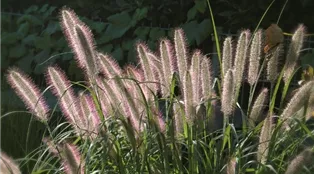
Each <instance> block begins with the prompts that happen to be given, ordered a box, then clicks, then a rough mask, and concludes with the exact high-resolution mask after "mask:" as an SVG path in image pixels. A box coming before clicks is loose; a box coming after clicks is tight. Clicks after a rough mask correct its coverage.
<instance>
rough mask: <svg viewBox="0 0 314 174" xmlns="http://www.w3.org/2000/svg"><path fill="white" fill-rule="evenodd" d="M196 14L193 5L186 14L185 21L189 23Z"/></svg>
mask: <svg viewBox="0 0 314 174" xmlns="http://www.w3.org/2000/svg"><path fill="white" fill-rule="evenodd" d="M196 14H197V9H196V5H194V6H193V7H192V8H190V10H189V11H188V14H187V18H188V19H187V21H191V20H193V19H194V18H195V16H196Z"/></svg>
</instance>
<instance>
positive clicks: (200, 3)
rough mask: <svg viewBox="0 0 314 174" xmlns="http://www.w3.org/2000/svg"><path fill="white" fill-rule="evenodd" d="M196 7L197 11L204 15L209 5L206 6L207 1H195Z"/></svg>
mask: <svg viewBox="0 0 314 174" xmlns="http://www.w3.org/2000/svg"><path fill="white" fill-rule="evenodd" d="M194 2H195V6H196V9H197V10H198V11H199V12H200V13H204V12H205V10H206V8H207V5H206V1H205V0H195V1H194Z"/></svg>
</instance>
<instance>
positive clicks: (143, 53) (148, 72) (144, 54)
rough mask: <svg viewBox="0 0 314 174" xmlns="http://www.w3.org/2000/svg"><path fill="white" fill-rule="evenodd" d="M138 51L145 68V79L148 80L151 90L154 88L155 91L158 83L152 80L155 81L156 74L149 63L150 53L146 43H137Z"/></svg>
mask: <svg viewBox="0 0 314 174" xmlns="http://www.w3.org/2000/svg"><path fill="white" fill-rule="evenodd" d="M137 53H138V57H139V58H140V63H141V67H142V69H143V70H144V77H145V80H146V81H148V84H147V86H148V87H149V88H150V90H153V91H154V92H156V91H157V89H156V85H154V84H152V83H151V82H153V81H154V75H153V70H152V69H151V67H150V63H149V55H148V54H149V53H150V51H149V50H148V48H147V46H145V45H144V44H138V45H137Z"/></svg>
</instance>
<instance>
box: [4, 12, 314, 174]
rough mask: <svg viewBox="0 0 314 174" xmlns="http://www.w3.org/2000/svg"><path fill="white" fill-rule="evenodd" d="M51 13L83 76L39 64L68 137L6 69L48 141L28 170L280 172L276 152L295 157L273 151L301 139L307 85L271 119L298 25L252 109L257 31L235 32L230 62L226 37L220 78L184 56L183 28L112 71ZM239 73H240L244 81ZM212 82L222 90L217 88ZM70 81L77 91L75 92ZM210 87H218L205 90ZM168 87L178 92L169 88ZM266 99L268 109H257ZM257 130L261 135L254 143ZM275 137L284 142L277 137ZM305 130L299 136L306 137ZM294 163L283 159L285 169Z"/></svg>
mask: <svg viewBox="0 0 314 174" xmlns="http://www.w3.org/2000/svg"><path fill="white" fill-rule="evenodd" d="M60 16H61V17H60V18H61V24H62V28H63V32H64V34H65V36H66V38H67V41H68V43H69V46H70V47H71V49H72V50H73V52H74V54H75V60H76V61H77V64H78V65H79V67H80V68H81V69H82V70H83V71H84V74H85V81H84V82H76V83H71V82H70V81H69V80H68V79H67V77H66V75H65V73H64V72H63V71H62V70H61V69H60V68H58V67H57V66H55V65H54V66H49V67H48V68H47V71H46V77H47V78H46V79H47V82H48V84H49V88H52V91H53V93H54V94H55V95H56V96H57V98H58V104H59V105H60V107H61V109H62V112H63V115H64V116H65V117H66V119H67V121H68V123H70V125H71V127H72V128H73V132H71V131H60V130H59V131H58V129H61V128H62V127H61V126H58V127H57V128H55V129H53V130H51V128H50V127H49V125H48V121H49V118H50V117H51V115H52V114H53V113H54V112H53V110H52V111H51V110H50V111H49V109H48V107H47V104H46V102H45V99H44V98H43V96H42V94H41V92H40V91H39V89H38V88H37V87H36V85H35V84H34V83H33V82H32V80H31V79H30V78H29V77H28V76H27V75H25V74H24V73H23V72H21V71H20V70H19V69H18V68H11V69H9V70H8V73H7V79H8V81H9V83H10V85H11V86H12V87H13V88H14V89H15V91H16V92H17V93H18V95H19V96H20V97H21V98H22V100H23V101H24V103H25V104H26V105H27V107H28V108H29V110H30V111H31V112H32V113H33V114H34V116H36V118H37V119H38V120H40V121H41V122H43V124H45V125H46V126H47V131H48V135H49V137H48V138H46V139H44V142H45V143H44V144H45V145H44V146H43V147H42V148H40V149H38V151H43V154H44V155H39V156H37V155H36V154H37V152H38V151H37V152H33V153H31V156H32V157H33V158H35V157H37V162H36V164H35V167H34V168H33V169H32V170H33V171H40V170H42V171H51V172H52V171H60V170H63V171H64V172H65V173H84V172H85V173H90V172H92V171H98V172H100V173H104V172H105V173H108V172H121V173H126V172H140V173H143V172H150V173H182V172H188V173H204V172H211V173H221V172H222V171H224V170H226V172H229V173H230V172H233V173H235V172H236V171H237V172H240V173H241V172H245V171H248V169H250V170H254V171H256V172H267V171H269V170H275V169H276V170H278V171H284V169H285V168H286V165H287V164H286V163H284V164H282V163H279V162H278V161H279V160H277V159H276V155H279V157H280V158H282V159H281V161H287V160H290V159H287V158H286V154H295V151H296V150H298V148H299V147H298V146H293V147H289V148H286V149H284V148H282V147H280V145H282V144H285V143H288V142H289V141H290V140H289V136H290V135H291V136H292V135H293V134H294V133H300V131H299V132H298V131H296V130H298V127H296V126H295V125H294V123H296V121H295V120H298V119H299V118H301V119H305V118H308V117H310V116H309V114H311V112H310V111H309V109H310V108H312V106H313V105H314V103H313V100H312V98H313V97H311V96H313V94H314V90H313V88H312V86H313V83H314V82H313V81H309V82H307V83H305V84H304V85H302V86H301V87H300V89H299V90H298V91H297V92H296V94H295V95H294V97H292V99H291V101H290V103H289V104H288V105H287V107H286V108H285V109H284V110H283V111H280V112H279V113H275V111H274V100H275V98H276V93H277V91H278V86H279V84H280V83H281V79H282V78H284V83H285V85H286V86H287V88H288V86H289V83H290V81H291V75H292V73H293V69H294V68H295V67H296V64H295V61H296V60H297V57H298V53H299V52H300V50H301V47H302V42H303V37H304V32H305V31H304V30H305V29H304V27H303V26H302V25H300V26H299V27H298V29H297V30H296V32H295V34H294V36H293V38H292V42H291V44H290V47H289V51H288V54H287V59H286V64H285V66H284V68H283V69H282V71H281V73H280V75H279V76H278V75H277V73H278V72H276V71H269V72H268V76H269V77H272V80H273V81H272V83H273V85H272V88H271V89H266V88H265V89H263V90H262V91H261V93H260V94H259V95H258V97H257V98H256V100H255V101H254V103H253V95H254V94H255V88H256V85H257V81H258V79H259V78H260V74H261V71H263V70H264V69H265V65H267V64H266V63H265V62H266V61H267V60H266V59H262V55H263V54H262V49H261V48H262V46H263V42H262V34H263V33H262V31H261V30H259V31H258V32H256V33H254V36H253V38H252V40H251V33H250V31H248V30H245V31H243V32H242V33H241V35H240V37H239V39H238V42H237V46H236V50H235V56H233V54H232V53H233V51H232V48H233V46H232V40H231V38H227V39H226V40H225V42H224V49H223V60H222V71H221V77H222V78H221V79H219V78H214V77H213V75H212V71H211V69H212V67H211V63H210V60H209V59H208V58H207V57H206V56H204V55H203V54H202V53H201V52H200V51H199V50H196V51H194V52H192V53H191V55H190V51H189V50H188V48H187V44H186V39H185V36H184V33H183V30H182V29H176V30H175V31H174V44H172V43H171V41H169V40H168V39H162V40H161V41H160V43H159V52H158V54H155V53H153V52H152V51H151V50H149V48H148V47H147V46H146V45H145V44H144V43H137V45H136V51H137V54H138V58H139V63H140V66H133V65H127V66H125V67H124V68H121V67H120V66H119V65H118V64H117V63H116V61H115V60H114V59H112V58H111V57H110V56H109V55H107V54H103V53H101V52H99V51H97V48H96V44H95V41H94V38H93V35H92V32H91V31H90V29H89V28H88V27H87V26H86V25H85V24H84V23H83V22H82V21H81V20H80V19H79V18H78V17H77V16H76V14H75V13H74V12H73V11H72V10H70V9H67V8H63V9H62V10H61V12H60ZM281 48H282V47H280V44H279V46H278V45H276V46H275V47H272V49H273V51H271V52H269V53H267V54H269V55H268V57H269V61H273V62H275V60H277V59H278V57H276V56H280V54H278V53H277V52H276V51H277V50H278V49H281ZM273 59H275V60H273ZM248 60H249V66H247V61H248ZM260 61H262V62H263V63H261V64H260ZM268 66H271V65H269V64H268ZM247 69H248V77H246V76H245V72H246V70H247ZM269 69H271V68H270V67H268V68H267V70H269ZM274 76H276V77H274ZM246 79H248V82H249V84H250V85H251V89H250V91H249V92H250V99H249V100H250V101H249V109H248V111H243V110H241V106H239V105H237V101H238V96H239V91H240V88H241V85H242V83H243V81H244V80H246ZM220 80H221V87H220V83H216V82H219V81H220ZM276 80H277V83H276ZM74 85H78V86H83V87H85V90H84V91H80V92H79V93H76V92H75V91H74V90H73V86H74ZM216 85H218V90H217V91H216V90H215V88H213V87H214V86H216ZM26 86H27V88H25V87H26ZM273 87H274V88H273ZM176 88H179V91H180V92H179V93H176V92H175V89H176ZM268 96H271V97H268ZM267 98H270V103H269V110H268V111H267V112H265V106H266V105H265V103H266V101H267ZM284 98H285V96H284V97H283V99H284ZM251 103H252V104H251ZM274 114H278V115H280V120H279V122H276V123H273V117H274ZM263 116H264V118H265V116H266V119H265V121H264V122H263V124H262V125H261V124H260V125H258V126H257V127H255V124H256V123H257V120H258V119H259V118H261V117H263ZM239 120H240V121H239ZM239 122H240V123H239ZM222 123H224V124H222ZM297 123H299V124H303V123H302V122H301V121H297ZM219 124H221V125H222V126H221V127H220V126H217V125H219ZM281 125H284V126H281ZM303 125H304V124H303ZM301 127H302V126H301ZM303 127H304V126H303ZM236 128H240V129H241V130H239V131H237V130H236ZM260 128H261V131H260V138H259V140H256V139H254V138H255V137H256V136H257V135H259V130H260ZM307 130H308V129H307ZM60 132H61V133H60ZM282 132H285V133H286V134H287V135H289V136H284V137H278V136H280V134H282ZM307 133H308V135H307V136H310V135H311V134H312V132H310V131H308V132H307ZM304 136H306V135H304V134H303V135H302V136H301V137H304ZM65 139H67V140H65ZM279 140H280V141H279ZM251 143H253V144H254V145H251ZM44 147H48V149H49V151H50V152H47V148H44ZM256 151H257V152H256ZM308 151H310V150H308ZM310 152H311V151H310ZM48 153H52V154H53V155H47V154H48ZM255 154H257V158H256V157H255ZM296 158H300V159H301V158H302V157H296ZM53 159H60V161H59V160H57V161H56V162H55V160H53ZM270 159H273V160H274V161H270ZM304 159H309V158H304ZM252 160H253V161H254V162H253V163H252V162H251V161H252ZM302 160H303V158H302ZM304 161H306V160H304ZM295 163H296V162H293V161H292V162H291V165H295ZM301 163H303V162H301ZM59 166H61V167H59ZM269 166H271V167H269ZM279 166H283V167H279ZM288 168H291V166H289V167H288ZM289 171H291V169H289Z"/></svg>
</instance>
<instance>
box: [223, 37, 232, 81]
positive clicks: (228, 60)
mask: <svg viewBox="0 0 314 174" xmlns="http://www.w3.org/2000/svg"><path fill="white" fill-rule="evenodd" d="M232 51H233V50H232V38H231V37H227V38H226V39H225V41H224V44H223V51H222V72H223V76H224V75H225V74H226V73H227V71H228V70H229V69H230V68H232V66H233V56H232V54H233V52H232Z"/></svg>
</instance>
